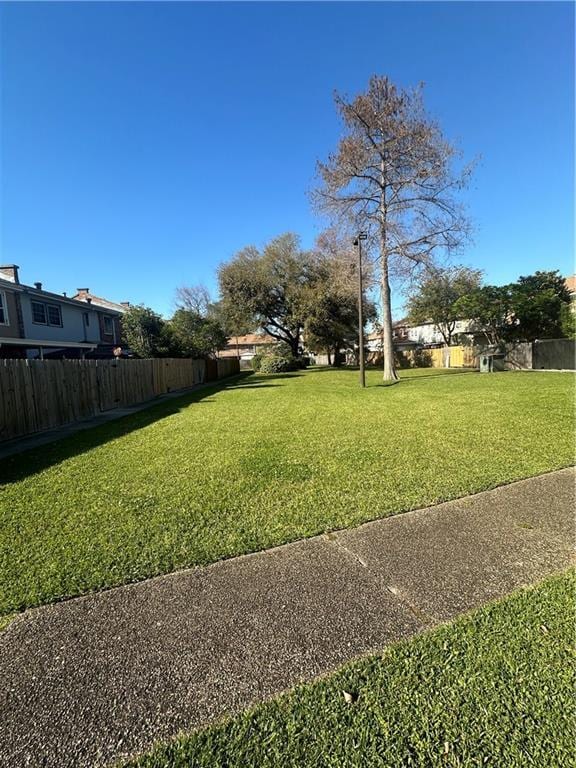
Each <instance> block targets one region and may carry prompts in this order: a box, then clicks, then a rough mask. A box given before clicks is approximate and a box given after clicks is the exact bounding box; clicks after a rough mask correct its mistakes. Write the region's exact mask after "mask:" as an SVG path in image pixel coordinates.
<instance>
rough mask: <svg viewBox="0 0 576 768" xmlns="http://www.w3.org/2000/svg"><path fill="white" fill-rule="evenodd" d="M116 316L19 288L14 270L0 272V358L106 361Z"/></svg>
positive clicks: (10, 266)
mask: <svg viewBox="0 0 576 768" xmlns="http://www.w3.org/2000/svg"><path fill="white" fill-rule="evenodd" d="M119 314H120V313H119V312H117V311H116V310H112V309H107V310H103V309H100V307H94V306H92V305H91V304H90V303H87V302H82V301H77V300H76V299H72V298H69V297H67V296H66V295H65V294H58V293H52V292H50V291H45V290H44V289H43V288H42V283H34V286H30V285H24V284H22V283H21V282H20V280H19V276H18V266H17V265H16V264H7V265H5V266H0V357H5V358H6V357H11V358H14V357H15V358H34V357H40V358H44V357H75V358H77V357H85V356H86V355H89V356H91V357H92V356H96V357H111V356H112V350H113V348H114V346H115V345H116V344H118V343H119V341H120V337H119V335H118V333H117V331H118V329H119V325H118V319H119ZM106 317H110V318H111V320H112V322H111V323H110V321H107V320H106ZM103 329H104V332H103Z"/></svg>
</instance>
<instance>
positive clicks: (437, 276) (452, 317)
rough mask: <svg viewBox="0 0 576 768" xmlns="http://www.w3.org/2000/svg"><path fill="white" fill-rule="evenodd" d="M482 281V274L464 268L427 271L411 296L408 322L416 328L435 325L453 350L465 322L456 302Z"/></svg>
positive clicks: (416, 284)
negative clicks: (454, 339)
mask: <svg viewBox="0 0 576 768" xmlns="http://www.w3.org/2000/svg"><path fill="white" fill-rule="evenodd" d="M481 279H482V272H481V271H480V270H478V269H471V268H470V267H464V266H455V267H448V268H446V269H434V270H432V271H427V272H426V273H425V274H424V276H423V277H422V279H420V280H419V281H418V282H416V283H415V284H414V286H413V288H412V291H411V292H410V294H409V297H408V302H407V309H408V320H409V321H410V322H412V323H414V324H416V325H419V324H421V323H430V322H431V323H434V325H435V326H436V328H437V329H438V331H439V332H440V333H441V334H442V338H443V339H444V343H445V344H447V345H448V346H450V344H451V343H452V336H453V334H454V329H455V327H456V322H457V321H458V320H461V319H463V318H462V315H461V314H459V311H458V309H457V306H456V302H457V301H458V299H460V298H461V297H462V296H466V295H468V294H469V293H471V292H472V291H474V290H476V289H477V288H479V287H480V282H481Z"/></svg>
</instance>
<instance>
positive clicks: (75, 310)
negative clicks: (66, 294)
mask: <svg viewBox="0 0 576 768" xmlns="http://www.w3.org/2000/svg"><path fill="white" fill-rule="evenodd" d="M32 301H40V302H43V303H47V304H58V305H59V306H60V310H61V313H62V327H58V326H54V325H43V324H42V323H34V322H33V320H32ZM21 302H22V317H23V321H24V336H25V338H26V339H38V340H42V341H54V342H56V344H57V343H58V342H59V341H62V342H64V341H77V342H82V341H87V342H91V341H93V342H98V341H99V339H100V331H99V324H98V316H97V314H96V312H95V311H94V310H93V309H90V308H89V307H88V306H86V305H84V306H82V307H75V306H74V305H72V304H65V303H60V302H58V301H57V300H53V299H50V298H44V297H43V296H41V295H39V296H34V295H33V294H29V293H22V294H21ZM85 313H88V316H89V318H90V323H89V325H88V326H86V325H85V323H84V314H85Z"/></svg>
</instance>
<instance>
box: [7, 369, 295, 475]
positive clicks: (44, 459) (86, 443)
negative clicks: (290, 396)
mask: <svg viewBox="0 0 576 768" xmlns="http://www.w3.org/2000/svg"><path fill="white" fill-rule="evenodd" d="M299 375H300V374H298V373H294V374H288V375H286V374H267V375H266V376H265V377H264V376H260V375H258V376H255V375H254V374H253V373H252V372H251V371H247V372H245V373H241V374H240V375H239V376H235V377H234V378H232V379H227V380H223V381H215V382H214V383H213V384H212V383H211V384H209V385H208V386H204V387H202V388H201V389H196V390H191V391H189V392H184V393H182V394H181V395H179V396H174V397H173V398H171V399H169V400H163V401H161V402H158V403H155V402H154V401H152V402H151V403H150V405H149V406H147V407H146V408H145V409H144V410H141V411H136V412H135V413H129V414H126V415H125V416H121V417H119V418H118V419H116V420H114V421H110V422H107V423H105V424H99V425H97V426H87V427H86V428H84V429H82V430H81V431H79V432H76V433H74V434H72V435H68V436H66V437H62V438H60V439H58V438H56V439H55V440H54V441H53V442H49V443H44V444H43V445H40V446H37V447H31V448H29V449H26V450H24V451H22V453H17V454H14V455H12V456H8V457H7V458H5V459H2V460H1V470H0V487H1V486H2V485H7V484H9V483H16V482H18V481H19V480H23V479H24V478H26V477H29V476H31V475H35V474H37V473H38V472H41V471H42V470H44V469H48V467H51V466H53V465H55V464H59V463H60V462H62V461H65V460H66V459H69V458H71V457H74V456H79V455H80V454H82V453H85V452H86V451H90V450H92V448H96V447H97V446H100V445H103V444H104V443H107V442H109V441H110V440H116V439H117V438H119V437H123V436H124V435H128V434H130V433H131V432H134V431H136V430H138V429H143V428H144V427H147V426H149V425H150V424H154V423H155V422H157V421H160V420H161V419H165V418H166V417H167V416H172V415H174V414H176V413H180V411H182V410H183V409H185V408H187V407H188V406H190V405H192V404H193V403H198V404H202V401H206V402H211V401H210V400H208V398H211V397H212V396H213V395H215V394H217V393H218V392H224V391H227V390H238V389H265V388H270V387H281V386H283V384H281V383H277V384H275V383H273V382H274V381H275V380H276V379H285V378H288V377H290V378H292V377H294V376H299ZM66 426H69V425H66ZM37 434H38V436H39V437H40V436H41V435H42V433H41V432H38V433H37ZM30 437H34V434H32V435H26V436H25V437H24V438H23V440H26V439H28V438H30Z"/></svg>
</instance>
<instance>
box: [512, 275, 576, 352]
mask: <svg viewBox="0 0 576 768" xmlns="http://www.w3.org/2000/svg"><path fill="white" fill-rule="evenodd" d="M511 288H512V294H511V297H512V311H513V314H514V324H513V329H514V335H515V337H516V338H518V339H520V340H522V341H534V339H557V338H560V337H562V336H563V335H564V334H563V328H562V317H563V313H562V308H563V307H565V306H569V304H570V293H569V291H568V288H567V287H566V283H565V282H564V278H563V277H562V276H561V275H560V273H559V272H558V271H557V270H556V271H553V272H535V273H534V274H533V275H528V276H527V277H520V278H519V279H518V281H517V282H516V283H514V284H513V285H512V286H511Z"/></svg>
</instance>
